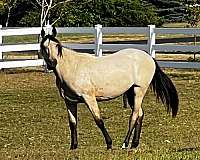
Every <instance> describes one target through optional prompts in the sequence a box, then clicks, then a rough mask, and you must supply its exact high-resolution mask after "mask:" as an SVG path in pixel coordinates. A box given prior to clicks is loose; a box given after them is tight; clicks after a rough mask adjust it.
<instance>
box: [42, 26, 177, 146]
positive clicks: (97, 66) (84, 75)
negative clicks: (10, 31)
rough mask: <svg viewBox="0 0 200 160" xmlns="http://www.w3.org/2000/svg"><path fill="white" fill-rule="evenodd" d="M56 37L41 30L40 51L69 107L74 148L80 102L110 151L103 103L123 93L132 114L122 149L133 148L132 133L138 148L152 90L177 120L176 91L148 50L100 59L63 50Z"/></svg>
mask: <svg viewBox="0 0 200 160" xmlns="http://www.w3.org/2000/svg"><path fill="white" fill-rule="evenodd" d="M56 34H57V31H56V29H55V27H53V29H52V34H47V35H45V31H44V30H43V29H42V30H41V37H42V40H41V43H40V48H41V55H42V56H43V58H44V60H45V62H46V65H47V68H48V69H49V70H52V71H53V72H54V74H55V77H56V86H57V88H58V90H59V93H60V96H61V97H62V98H63V99H64V101H65V104H66V107H67V112H68V118H69V127H70V132H71V145H70V149H76V148H77V147H78V140H77V104H78V103H85V104H86V105H87V107H88V109H89V111H90V112H91V114H92V116H93V118H94V121H95V122H96V125H97V126H98V127H99V128H100V130H101V132H102V134H103V136H104V138H105V142H106V145H107V149H112V139H111V137H110V135H109V133H108V131H107V129H106V127H105V125H104V120H103V118H102V116H101V113H100V109H99V107H98V102H99V101H105V100H110V99H113V98H116V97H119V96H120V95H123V94H124V95H125V96H126V97H127V101H128V104H129V106H130V107H131V114H130V118H129V124H128V131H127V134H126V137H125V139H124V141H123V145H122V149H128V148H129V142H130V137H131V135H132V132H133V130H134V135H133V140H132V143H131V146H130V148H131V149H134V148H137V147H138V146H139V140H140V133H141V129H142V120H143V117H144V112H143V109H142V106H141V105H142V101H143V98H144V96H145V94H146V91H147V89H148V88H149V86H151V88H152V90H153V91H154V93H155V96H156V98H157V99H158V100H161V102H162V103H163V104H164V106H166V110H167V111H168V112H171V113H172V117H175V116H176V115H177V112H178V106H179V99H178V93H177V90H176V88H175V86H174V84H173V82H172V80H171V79H170V78H169V77H168V76H167V75H166V74H165V73H164V72H163V71H162V70H161V68H160V67H159V65H158V63H157V62H156V60H155V59H153V58H152V57H151V56H150V55H149V54H147V53H146V52H145V51H142V50H138V49H134V48H127V49H122V50H119V51H117V52H115V53H113V54H111V55H107V56H102V57H95V56H93V55H91V54H88V53H80V52H76V51H74V50H72V49H70V48H67V47H63V46H62V44H61V43H60V42H59V40H58V39H56V38H55V37H56Z"/></svg>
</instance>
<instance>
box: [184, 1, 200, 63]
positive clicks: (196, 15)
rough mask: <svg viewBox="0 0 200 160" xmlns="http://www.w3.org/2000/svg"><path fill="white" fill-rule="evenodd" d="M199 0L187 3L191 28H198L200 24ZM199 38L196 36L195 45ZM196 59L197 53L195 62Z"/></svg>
mask: <svg viewBox="0 0 200 160" xmlns="http://www.w3.org/2000/svg"><path fill="white" fill-rule="evenodd" d="M198 2H199V1H198V0H189V1H187V2H186V6H187V12H186V13H187V21H188V23H189V24H190V25H191V27H197V26H198V25H199V22H200V4H199V3H198ZM196 41H197V36H196V35H194V45H196ZM195 59H196V53H194V60H195Z"/></svg>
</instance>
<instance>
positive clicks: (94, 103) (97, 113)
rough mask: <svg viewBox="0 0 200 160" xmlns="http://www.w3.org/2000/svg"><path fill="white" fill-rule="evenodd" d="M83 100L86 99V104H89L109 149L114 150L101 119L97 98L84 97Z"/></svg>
mask: <svg viewBox="0 0 200 160" xmlns="http://www.w3.org/2000/svg"><path fill="white" fill-rule="evenodd" d="M83 98H84V100H85V103H86V104H87V106H88V108H89V110H90V112H91V113H92V115H93V117H94V120H95V122H96V124H97V126H98V127H99V128H100V129H101V132H102V133H103V135H104V138H105V141H106V144H107V149H112V139H111V138H110V136H109V134H108V132H107V130H106V128H105V126H104V122H103V119H102V117H101V114H100V110H99V108H98V104H97V101H96V97H94V96H88V95H84V96H83Z"/></svg>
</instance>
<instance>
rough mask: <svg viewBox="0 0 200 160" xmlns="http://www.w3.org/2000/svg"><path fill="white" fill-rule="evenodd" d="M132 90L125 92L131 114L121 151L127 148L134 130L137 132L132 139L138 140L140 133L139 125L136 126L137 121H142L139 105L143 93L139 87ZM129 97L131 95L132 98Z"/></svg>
mask: <svg viewBox="0 0 200 160" xmlns="http://www.w3.org/2000/svg"><path fill="white" fill-rule="evenodd" d="M130 89H131V88H130ZM133 89H134V90H133ZM133 89H132V93H131V90H129V91H128V92H127V93H128V94H127V96H128V101H129V105H130V106H131V108H132V113H131V115H130V119H129V129H128V132H127V135H126V138H125V140H124V143H123V146H122V148H123V149H125V148H128V145H129V141H130V137H131V135H132V132H133V129H134V128H137V129H136V130H137V131H135V138H134V139H135V140H138V138H139V137H140V132H141V125H137V121H138V120H142V119H141V117H142V114H143V113H142V112H141V111H142V109H141V104H142V100H143V97H144V92H143V90H142V89H141V88H140V87H133ZM129 93H131V94H129ZM130 95H132V97H131V96H130ZM133 95H134V97H133ZM140 124H141V123H140ZM138 142H139V140H138Z"/></svg>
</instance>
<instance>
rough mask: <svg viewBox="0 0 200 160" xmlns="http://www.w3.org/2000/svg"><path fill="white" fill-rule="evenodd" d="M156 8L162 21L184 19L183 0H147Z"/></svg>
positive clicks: (184, 8)
mask: <svg viewBox="0 0 200 160" xmlns="http://www.w3.org/2000/svg"><path fill="white" fill-rule="evenodd" d="M147 1H148V2H149V3H152V4H153V5H154V6H155V7H156V8H157V13H158V15H159V16H160V17H162V19H163V20H164V22H182V21H185V10H186V6H185V5H184V2H183V0H147Z"/></svg>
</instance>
